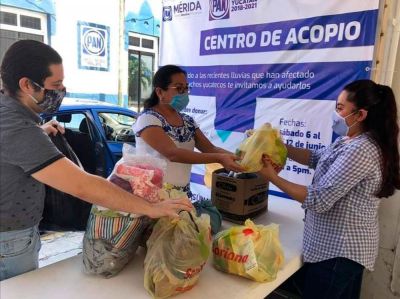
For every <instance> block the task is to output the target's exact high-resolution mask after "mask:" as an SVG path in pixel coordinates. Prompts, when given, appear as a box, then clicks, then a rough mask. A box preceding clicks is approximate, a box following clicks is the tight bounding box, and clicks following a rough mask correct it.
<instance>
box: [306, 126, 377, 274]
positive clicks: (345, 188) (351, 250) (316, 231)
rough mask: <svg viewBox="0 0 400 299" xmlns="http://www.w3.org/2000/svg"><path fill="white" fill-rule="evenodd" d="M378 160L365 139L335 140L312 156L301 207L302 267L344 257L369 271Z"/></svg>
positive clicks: (372, 260) (374, 242)
mask: <svg viewBox="0 0 400 299" xmlns="http://www.w3.org/2000/svg"><path fill="white" fill-rule="evenodd" d="M381 161H382V155H381V151H380V149H379V147H378V146H377V145H376V143H375V142H374V141H373V140H372V139H371V138H370V137H369V136H368V135H367V134H361V135H359V136H357V137H355V138H353V139H348V138H347V137H341V138H338V139H337V140H336V141H335V142H334V143H332V144H331V145H330V146H329V147H328V148H325V149H321V150H318V151H313V152H312V154H311V158H310V163H309V166H310V167H311V168H315V174H314V177H313V181H312V184H311V185H310V186H308V187H307V189H308V193H307V197H306V199H305V201H304V203H303V205H302V207H303V208H304V209H305V210H306V217H305V226H304V239H303V257H304V262H319V261H323V260H327V259H330V258H335V257H344V258H348V259H350V260H353V261H355V262H357V263H359V264H361V265H363V266H364V267H365V268H367V269H368V270H371V271H372V270H373V268H374V263H375V259H376V257H377V254H378V243H379V227H378V207H379V202H380V200H379V198H377V197H376V196H375V194H376V193H377V191H378V190H379V188H380V186H381V183H382V171H381Z"/></svg>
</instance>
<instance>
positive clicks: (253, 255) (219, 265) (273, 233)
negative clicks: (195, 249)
mask: <svg viewBox="0 0 400 299" xmlns="http://www.w3.org/2000/svg"><path fill="white" fill-rule="evenodd" d="M212 250H213V256H214V267H215V268H216V269H218V270H220V271H223V272H228V273H232V274H237V275H239V276H243V277H246V278H249V279H252V280H255V281H258V282H265V281H272V280H274V279H275V278H276V274H277V272H278V270H279V269H280V267H281V266H282V264H283V261H284V256H283V250H282V246H281V243H280V241H279V227H278V225H277V224H270V225H267V226H265V225H255V224H254V223H253V222H252V221H251V220H249V219H247V220H246V222H245V224H244V226H242V225H240V226H232V227H231V228H229V229H227V230H224V231H221V232H219V233H218V234H217V235H216V236H215V238H214V242H213V248H212Z"/></svg>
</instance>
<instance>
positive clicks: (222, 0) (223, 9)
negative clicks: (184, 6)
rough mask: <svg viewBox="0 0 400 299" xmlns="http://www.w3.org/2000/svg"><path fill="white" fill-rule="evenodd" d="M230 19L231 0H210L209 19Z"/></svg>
mask: <svg viewBox="0 0 400 299" xmlns="http://www.w3.org/2000/svg"><path fill="white" fill-rule="evenodd" d="M222 19H229V0H210V14H209V20H210V21H212V20H222Z"/></svg>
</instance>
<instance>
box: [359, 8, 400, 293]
mask: <svg viewBox="0 0 400 299" xmlns="http://www.w3.org/2000/svg"><path fill="white" fill-rule="evenodd" d="M384 6H386V8H385V10H386V11H385V16H384V17H383V18H382V22H381V32H382V33H383V36H382V37H383V38H382V41H381V45H380V49H378V50H379V51H378V53H377V57H376V60H377V61H379V63H378V64H377V69H376V76H375V78H374V79H375V80H376V81H377V82H378V83H381V84H386V85H389V86H391V87H392V88H393V90H394V93H395V96H396V102H397V108H398V111H397V113H398V115H400V84H399V82H400V51H399V49H400V45H399V43H400V40H399V34H400V1H398V0H385V1H382V3H381V8H382V9H383V7H384ZM379 221H380V244H379V255H378V259H377V261H376V264H375V271H374V272H367V271H366V272H365V274H364V280H363V286H362V291H361V298H362V299H399V298H400V192H399V191H397V192H396V193H395V194H394V195H393V196H392V197H390V198H388V199H384V200H383V201H382V203H381V206H380V209H379Z"/></svg>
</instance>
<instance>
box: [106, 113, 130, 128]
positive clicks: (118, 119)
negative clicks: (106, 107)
mask: <svg viewBox="0 0 400 299" xmlns="http://www.w3.org/2000/svg"><path fill="white" fill-rule="evenodd" d="M102 116H103V117H109V118H110V119H109V120H108V121H109V122H112V123H114V124H116V125H123V126H129V127H131V126H132V125H133V124H134V122H135V119H134V118H132V117H131V116H127V115H124V114H111V113H110V114H102Z"/></svg>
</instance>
